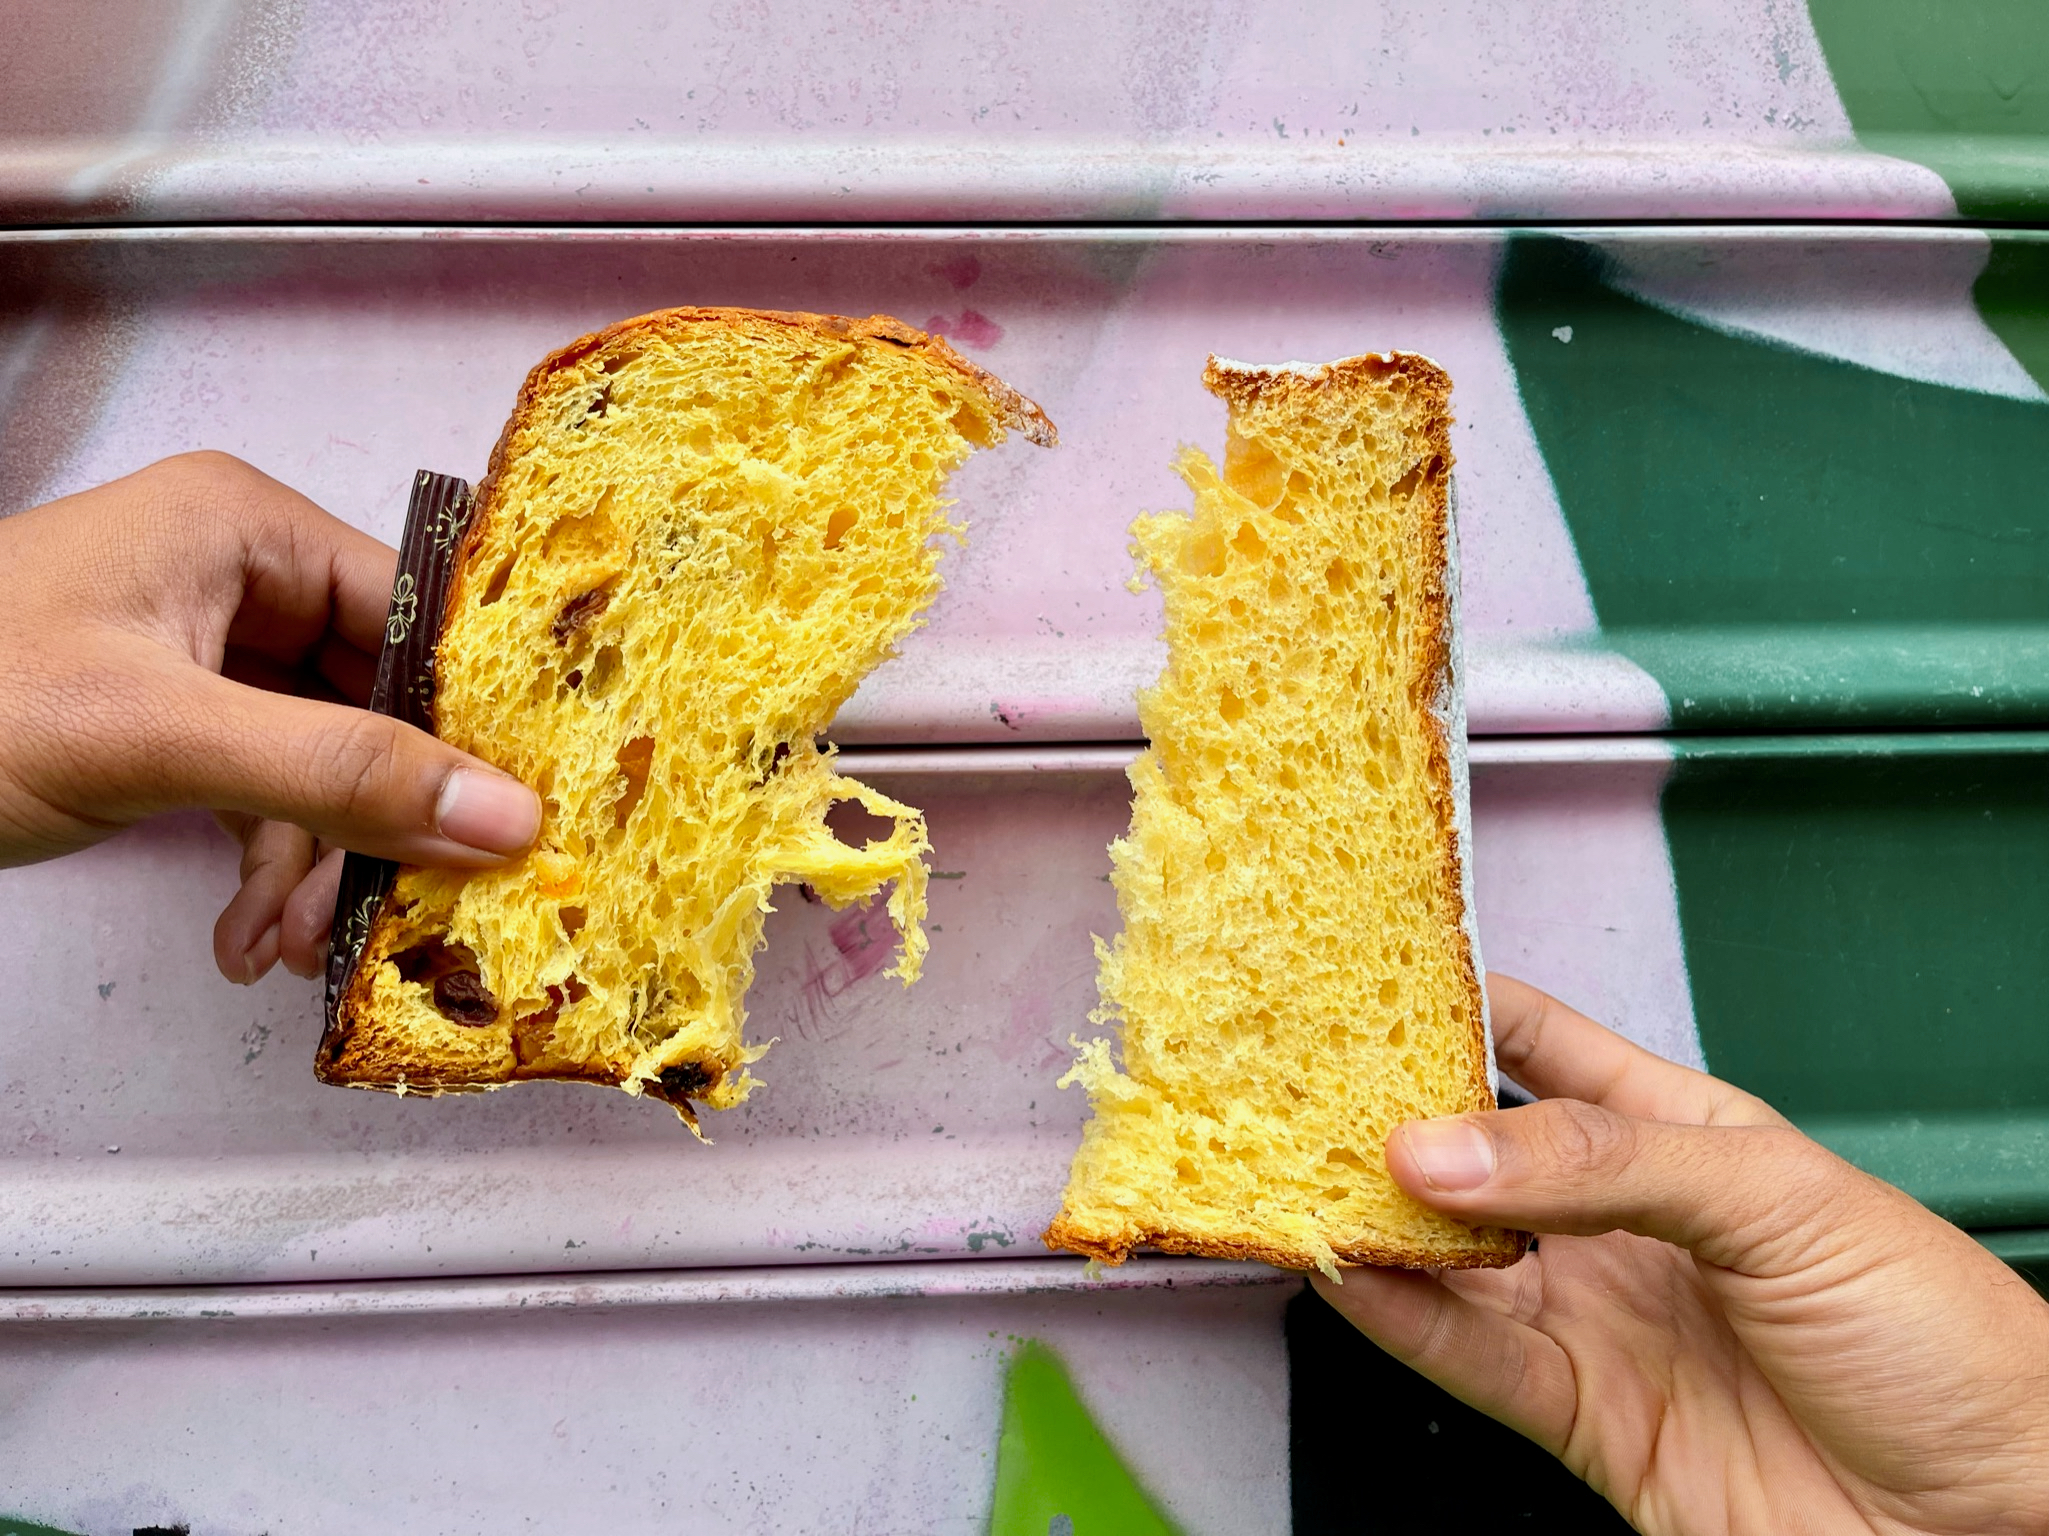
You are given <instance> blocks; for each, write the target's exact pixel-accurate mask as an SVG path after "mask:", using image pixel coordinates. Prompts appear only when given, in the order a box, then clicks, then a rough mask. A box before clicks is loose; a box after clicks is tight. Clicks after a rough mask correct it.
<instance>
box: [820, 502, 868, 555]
mask: <svg viewBox="0 0 2049 1536" xmlns="http://www.w3.org/2000/svg"><path fill="white" fill-rule="evenodd" d="M860 520H861V514H860V513H858V512H856V511H855V510H854V509H853V508H852V507H836V508H834V509H833V513H832V516H830V517H828V518H827V519H826V520H825V547H826V548H827V549H838V548H839V547H840V541H841V540H842V539H844V538H845V537H846V536H847V535H848V534H849V533H851V532H853V529H854V524H856V523H858V522H859V521H860Z"/></svg>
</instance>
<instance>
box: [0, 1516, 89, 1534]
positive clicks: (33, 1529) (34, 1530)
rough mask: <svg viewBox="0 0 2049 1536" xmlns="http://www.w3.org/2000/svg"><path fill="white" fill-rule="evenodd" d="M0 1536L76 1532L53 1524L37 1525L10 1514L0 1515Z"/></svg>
mask: <svg viewBox="0 0 2049 1536" xmlns="http://www.w3.org/2000/svg"><path fill="white" fill-rule="evenodd" d="M0 1536H76V1533H75V1532H73V1531H60V1530H58V1529H57V1527H56V1526H54V1525H37V1524H36V1523H35V1522H34V1521H32V1520H21V1519H17V1518H15V1517H14V1516H12V1515H0Z"/></svg>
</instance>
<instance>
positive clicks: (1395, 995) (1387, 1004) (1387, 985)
mask: <svg viewBox="0 0 2049 1536" xmlns="http://www.w3.org/2000/svg"><path fill="white" fill-rule="evenodd" d="M1401 995H1402V984H1401V983H1400V982H1398V981H1396V980H1395V979H1394V978H1393V977H1392V976H1390V977H1388V978H1387V980H1385V981H1383V982H1382V983H1381V984H1380V1005H1381V1007H1383V1008H1392V1007H1393V1006H1394V1005H1395V1004H1396V1003H1397V1002H1399V1001H1400V1000H1401Z"/></svg>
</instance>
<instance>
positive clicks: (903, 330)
mask: <svg viewBox="0 0 2049 1536" xmlns="http://www.w3.org/2000/svg"><path fill="white" fill-rule="evenodd" d="M696 326H717V327H724V328H728V329H737V330H744V329H747V328H749V327H754V326H780V327H783V328H786V329H789V330H794V331H802V332H808V333H810V334H811V335H814V336H817V337H819V338H820V339H822V340H826V341H835V342H848V341H852V342H861V341H879V342H886V343H888V344H890V345H892V346H898V347H903V348H905V349H906V350H908V351H911V352H915V353H917V354H918V355H919V356H920V357H922V358H924V359H925V360H926V361H928V362H930V363H932V364H934V365H935V366H937V367H940V368H943V369H945V370H947V371H948V372H950V373H952V374H954V375H955V376H957V377H958V378H959V379H960V380H961V381H962V382H963V383H964V384H966V385H968V386H969V387H970V388H972V389H973V390H974V391H975V393H976V394H978V395H979V396H980V397H981V398H982V399H983V401H985V402H986V403H987V405H988V406H989V408H990V410H991V411H992V413H993V414H994V415H995V417H996V419H997V421H998V422H999V423H1001V424H1002V425H1003V426H1005V427H1008V428H1011V429H1014V430H1016V431H1018V432H1021V433H1023V434H1024V436H1025V437H1026V438H1028V439H1029V440H1030V441H1032V442H1034V443H1038V444H1039V445H1041V446H1042V447H1052V446H1053V445H1054V444H1056V443H1057V442H1058V441H1059V434H1058V431H1057V430H1056V429H1055V427H1054V425H1053V423H1052V421H1051V420H1050V419H1048V417H1047V415H1046V413H1045V412H1044V411H1042V410H1041V409H1040V408H1039V407H1038V406H1037V405H1036V404H1035V403H1034V402H1033V401H1031V400H1030V399H1028V398H1026V397H1025V396H1024V395H1022V394H1020V393H1019V392H1018V391H1017V390H1015V389H1012V388H1011V387H1010V386H1009V385H1008V384H1006V383H1004V382H1003V381H1002V380H1001V379H999V378H997V377H996V376H995V375H994V374H992V373H990V372H988V371H987V370H985V369H982V368H978V367H976V366H975V365H974V364H973V363H971V362H969V361H968V360H967V359H966V358H964V357H962V356H961V355H960V354H959V353H958V352H956V351H954V350H953V348H952V347H950V346H948V345H947V342H946V339H945V338H944V337H943V336H934V335H930V334H928V333H926V332H924V331H920V330H916V329H914V328H912V327H911V326H908V325H905V324H904V323H903V322H902V321H901V320H897V319H895V318H893V317H891V316H889V315H870V316H868V318H867V319H865V320H853V319H849V318H847V317H846V316H843V315H814V314H806V313H802V312H799V311H789V310H772V309H721V308H704V307H684V308H677V309H662V310H656V311H654V312H653V313H651V314H645V315H637V316H635V317H633V318H632V319H629V320H621V321H618V322H617V323H615V324H612V325H608V326H606V327H605V328H604V329H603V330H601V331H593V332H592V333H591V334H589V335H587V336H582V337H579V338H578V339H577V340H575V341H572V342H571V343H569V345H568V346H566V347H561V348H558V349H557V350H556V351H554V352H551V353H549V354H548V355H547V356H546V357H544V358H542V359H541V361H540V362H538V363H536V364H535V365H534V367H533V368H532V369H531V370H529V371H528V373H527V376H526V379H525V381H524V382H523V383H522V384H521V385H520V390H519V397H518V399H517V400H515V401H514V402H513V407H512V414H511V415H510V416H509V417H508V418H507V419H506V423H505V427H504V430H503V431H501V432H500V433H499V435H498V441H497V443H496V445H494V446H493V448H492V450H491V460H490V464H489V467H488V468H487V469H486V470H485V473H484V478H483V480H482V481H481V482H479V484H478V486H477V492H476V508H475V511H474V512H473V513H472V515H471V517H470V520H469V525H468V528H467V530H466V531H465V533H464V535H463V539H462V542H461V544H460V545H459V546H458V547H457V549H456V551H455V554H454V556H453V559H454V561H455V574H454V577H453V579H452V580H451V582H450V583H449V589H448V596H447V601H446V603H445V604H444V606H443V608H442V612H441V624H442V626H443V628H444V629H445V628H446V626H447V623H448V616H449V615H450V614H453V613H455V612H457V611H458V607H459V605H460V604H461V602H462V600H463V594H464V591H465V589H466V587H467V586H468V584H469V582H470V581H471V580H472V579H473V577H474V576H475V571H474V569H473V561H474V555H475V551H476V549H477V547H478V545H479V544H480V542H481V541H482V538H483V535H484V532H485V530H486V529H487V528H488V527H489V526H490V524H491V522H492V520H493V517H494V514H495V513H496V511H497V494H496V493H497V486H498V479H499V475H500V473H501V472H502V471H503V469H504V467H505V464H506V461H507V459H508V457H509V456H510V454H511V452H512V449H513V444H514V443H515V441H516V440H517V439H518V437H519V436H520V434H521V433H522V432H523V431H524V430H525V429H526V428H527V426H528V425H529V423H530V422H531V421H532V420H533V418H534V416H535V414H536V413H537V411H538V409H539V406H540V401H541V397H542V394H543V393H544V391H545V389H546V387H547V384H548V381H549V380H550V379H551V378H552V377H553V375H555V374H556V373H557V372H559V371H561V370H562V369H564V368H566V367H568V366H570V365H572V364H574V363H577V362H580V361H582V360H583V359H585V358H587V357H591V356H593V355H596V354H602V353H604V352H606V351H608V350H610V349H612V348H615V347H620V346H622V345H630V344H632V343H633V342H634V341H636V340H637V339H639V338H642V337H645V336H648V335H650V334H657V335H658V334H662V333H665V332H667V333H675V332H681V331H685V330H688V329H690V328H692V327H696ZM392 901H393V895H392V893H386V895H385V897H384V899H383V900H382V901H381V902H380V903H379V904H378V908H377V912H376V914H375V916H374V917H373V918H372V919H371V923H370V930H369V935H368V937H367V939H366V940H365V943H364V946H363V957H362V960H361V961H360V962H359V963H358V964H357V966H356V968H355V971H354V973H353V974H352V975H351V976H350V978H349V981H348V985H347V986H346V987H345V988H344V990H343V992H342V996H341V1000H340V1003H339V1006H338V1007H337V1009H336V1015H335V1019H336V1021H335V1024H334V1027H333V1028H331V1029H330V1030H328V1031H327V1032H326V1034H325V1035H323V1037H322V1039H321V1042H320V1046H319V1049H318V1050H317V1051H316V1052H315V1055H314V1073H315V1075H316V1076H317V1077H318V1078H319V1079H320V1081H321V1082H324V1083H331V1084H334V1085H336V1086H338V1087H346V1088H373V1089H381V1090H384V1091H387V1092H393V1093H397V1092H404V1093H418V1094H421V1095H426V1096H433V1095H439V1094H443V1093H475V1092H482V1091H485V1090H488V1089H491V1088H498V1087H502V1086H503V1085H505V1084H506V1083H512V1082H528V1081H541V1080H551V1081H570V1082H585V1083H593V1084H597V1085H600V1086H604V1087H620V1086H623V1085H624V1084H625V1082H626V1068H625V1067H624V1066H622V1065H619V1064H611V1065H609V1066H607V1067H605V1068H604V1069H602V1070H601V1069H599V1068H597V1067H596V1066H595V1065H593V1064H590V1063H585V1064H583V1065H581V1066H579V1067H562V1068H533V1067H523V1066H521V1065H519V1064H518V1062H517V1061H516V1060H514V1061H512V1062H511V1063H510V1064H509V1065H508V1066H506V1067H505V1068H504V1070H502V1071H499V1072H494V1073H488V1074H487V1073H484V1072H479V1071H477V1070H476V1069H474V1068H465V1069H462V1070H460V1071H456V1070H450V1069H449V1068H447V1067H444V1066H440V1065H436V1064H433V1063H431V1062H422V1061H419V1060H418V1059H417V1058H413V1057H409V1056H408V1054H407V1052H408V1046H409V1043H408V1042H407V1041H405V1040H403V1039H392V1038H390V1037H389V1035H388V1032H387V1031H386V1030H385V1029H384V1028H383V1027H382V1025H381V1021H379V1020H378V1019H377V1018H376V1015H375V1012H374V1010H373V1009H372V1008H371V1006H370V991H371V986H372V981H373V978H374V976H375V974H376V969H377V966H378V964H379V963H380V962H381V961H382V960H383V959H384V953H383V951H384V950H385V949H386V948H387V947H388V944H387V940H388V938H389V935H390V933H391V930H392V927H393V925H394V924H395V922H396V921H397V915H396V914H395V913H394V912H393V910H392ZM506 1027H507V1026H506V1025H504V1024H497V1025H486V1026H484V1028H486V1029H503V1028H506ZM507 1054H508V1056H510V1054H511V1053H510V1052H508V1053H507ZM645 1091H646V1092H648V1093H649V1094H650V1095H651V1096H652V1097H655V1098H659V1099H663V1100H664V1101H665V1102H668V1103H670V1104H671V1105H672V1107H674V1108H675V1110H676V1112H677V1113H678V1114H679V1115H681V1116H682V1117H683V1118H684V1119H685V1120H686V1121H688V1122H689V1123H690V1124H691V1125H692V1126H693V1127H694V1126H695V1125H696V1120H695V1116H694V1114H693V1113H692V1110H691V1108H690V1104H689V1101H688V1100H687V1099H684V1098H682V1097H681V1096H680V1095H672V1094H669V1093H666V1092H664V1091H662V1089H661V1087H660V1085H659V1084H652V1085H649V1086H648V1088H647V1089H646V1090H645Z"/></svg>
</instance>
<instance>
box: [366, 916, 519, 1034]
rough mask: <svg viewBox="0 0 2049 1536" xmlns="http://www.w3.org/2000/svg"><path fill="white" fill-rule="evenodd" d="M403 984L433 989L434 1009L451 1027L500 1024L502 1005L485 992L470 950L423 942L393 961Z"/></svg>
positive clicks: (436, 941) (432, 940) (440, 942)
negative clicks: (407, 982)
mask: <svg viewBox="0 0 2049 1536" xmlns="http://www.w3.org/2000/svg"><path fill="white" fill-rule="evenodd" d="M391 963H392V965H394V966H395V967H397V969H398V974H399V977H400V979H401V980H404V981H409V982H412V983H414V984H415V985H424V986H428V987H431V988H432V989H433V996H434V1006H435V1008H437V1009H438V1010H439V1011H440V1013H441V1016H442V1017H443V1018H445V1019H447V1020H448V1021H449V1022H450V1023H454V1024H464V1025H468V1026H470V1027H472V1028H476V1027H480V1026H482V1025H485V1024H495V1023H497V1022H498V1001H497V999H496V998H494V997H492V996H491V994H490V993H489V992H488V991H486V990H485V987H484V979H483V976H482V975H481V974H480V972H479V969H478V966H477V957H476V955H475V953H474V952H472V951H471V950H470V949H469V948H468V946H466V945H462V944H450V943H447V942H445V941H444V940H442V939H441V938H439V937H435V938H429V939H423V940H422V941H421V942H420V943H418V944H415V945H413V946H412V947H411V948H410V949H403V950H400V951H399V952H398V953H397V954H395V955H393V956H392V957H391Z"/></svg>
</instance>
